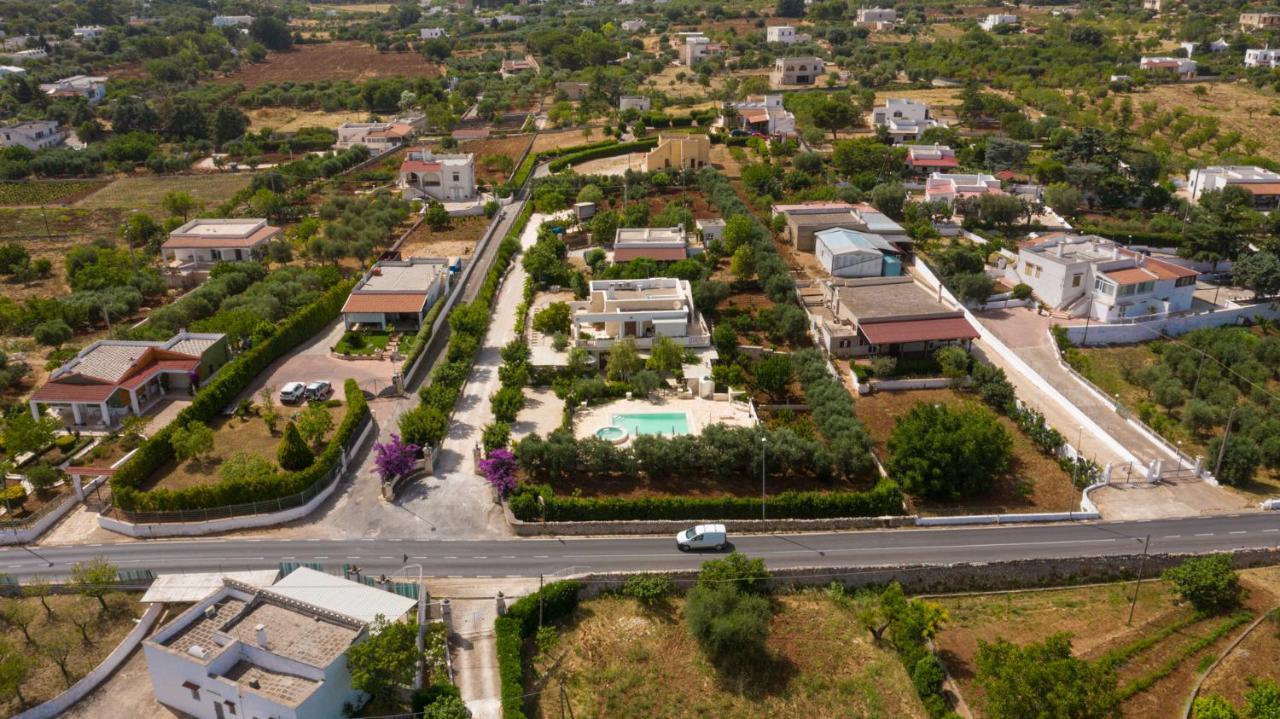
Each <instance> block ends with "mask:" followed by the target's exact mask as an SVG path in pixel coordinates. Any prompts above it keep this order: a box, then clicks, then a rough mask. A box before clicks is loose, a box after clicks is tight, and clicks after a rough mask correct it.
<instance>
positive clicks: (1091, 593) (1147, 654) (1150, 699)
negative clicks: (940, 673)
mask: <svg viewBox="0 0 1280 719" xmlns="http://www.w3.org/2000/svg"><path fill="white" fill-rule="evenodd" d="M1264 572H1265V573H1269V575H1265V574H1262V573H1264ZM1275 578H1280V573H1278V572H1277V571H1276V570H1275V569H1274V568H1271V569H1264V570H1250V571H1248V572H1243V573H1242V583H1243V584H1244V586H1245V587H1246V588H1247V589H1248V590H1249V591H1248V593H1247V596H1246V599H1245V613H1246V614H1251V615H1252V616H1257V615H1259V614H1261V613H1262V612H1264V611H1266V609H1268V608H1270V607H1271V606H1272V605H1274V603H1275V601H1276V594H1275V593H1274V589H1273V587H1274V586H1275V583H1274V581H1273V580H1274V579H1275ZM1133 590H1134V583H1133V582H1117V583H1114V584H1105V585H1098V586H1088V587H1071V588H1064V589H1053V590H1047V591H1029V592H1009V593H1003V594H998V595H991V594H988V595H971V596H956V597H947V596H943V597H935V598H934V601H937V602H939V603H940V604H942V605H943V606H944V607H945V608H946V609H947V611H948V613H949V615H950V622H949V624H948V625H947V626H946V628H944V629H943V631H942V633H941V634H940V635H939V637H938V638H937V639H936V640H935V644H936V645H937V647H938V651H939V653H940V655H941V656H942V659H943V661H944V663H945V664H946V666H947V670H948V672H949V673H950V674H951V676H952V677H953V678H954V679H956V681H957V682H958V683H959V685H960V689H961V693H962V695H963V696H964V698H965V700H966V701H967V703H968V704H969V707H970V708H971V709H973V710H974V716H975V717H977V718H978V719H981V718H982V717H984V716H986V715H985V714H984V713H983V712H982V705H983V697H982V692H981V689H980V688H979V687H978V686H977V684H976V682H975V680H974V679H975V677H974V672H975V664H974V657H975V655H976V653H977V650H978V643H979V642H980V641H988V642H990V641H995V640H996V639H998V638H1004V639H1008V640H1010V641H1013V642H1015V643H1018V644H1026V643H1030V642H1035V641H1041V640H1043V639H1045V638H1047V637H1048V636H1050V635H1052V634H1056V633H1059V632H1067V633H1069V634H1071V635H1072V648H1073V649H1074V652H1075V654H1076V656H1078V657H1081V658H1084V659H1088V660H1091V661H1096V660H1098V659H1100V658H1102V657H1103V656H1104V655H1106V654H1107V653H1108V652H1111V653H1113V656H1114V655H1115V653H1119V652H1121V650H1122V649H1124V648H1125V647H1128V648H1129V649H1128V651H1125V652H1124V654H1125V655H1126V656H1127V658H1124V659H1121V660H1118V662H1117V663H1116V665H1115V666H1116V674H1117V677H1118V680H1119V682H1118V688H1119V690H1120V692H1121V696H1122V697H1125V700H1124V702H1123V704H1122V711H1123V715H1124V716H1126V717H1134V718H1135V719H1136V718H1137V717H1171V716H1182V714H1181V709H1182V706H1183V703H1184V702H1185V701H1186V698H1187V696H1188V694H1189V692H1190V690H1191V687H1192V685H1193V684H1194V681H1195V678H1196V676H1197V675H1198V673H1199V672H1200V671H1203V669H1204V668H1205V666H1206V665H1207V663H1208V661H1210V658H1211V657H1214V656H1217V654H1219V653H1220V652H1221V651H1223V650H1224V649H1225V648H1226V646H1227V645H1228V644H1229V643H1230V641H1231V640H1232V638H1234V637H1236V636H1238V635H1239V634H1240V633H1241V632H1242V631H1244V626H1246V624H1237V623H1238V622H1240V621H1241V620H1240V619H1235V618H1233V617H1232V615H1230V614H1228V615H1222V616H1212V617H1207V618H1205V617H1201V616H1198V615H1196V614H1194V612H1193V610H1192V609H1191V607H1190V605H1188V604H1185V603H1181V602H1179V601H1178V598H1177V596H1176V595H1175V594H1174V592H1173V590H1172V587H1171V585H1169V584H1168V583H1167V582H1164V581H1161V580H1158V579H1157V580H1155V581H1150V580H1149V581H1146V582H1144V583H1143V584H1142V587H1141V590H1140V591H1139V592H1138V601H1137V604H1136V606H1135V610H1134V615H1133V623H1132V626H1128V625H1126V619H1127V618H1128V615H1129V605H1130V602H1131V600H1132V598H1133ZM1259 631H1262V632H1263V633H1266V634H1274V630H1272V631H1266V630H1265V628H1262V627H1260V628H1259ZM1217 632H1222V636H1221V637H1220V638H1216V639H1215V638H1214V635H1215V633H1217ZM1143 638H1147V639H1148V640H1151V639H1153V638H1154V639H1155V641H1150V644H1149V646H1141V647H1137V646H1134V643H1135V642H1137V641H1138V640H1141V639H1143ZM1259 641H1260V643H1262V641H1263V640H1259ZM1204 644H1207V646H1202V645H1204ZM1237 651H1239V650H1237ZM1250 664H1251V665H1252V666H1254V667H1264V666H1265V667H1274V666H1275V665H1274V663H1267V664H1262V663H1256V662H1254V661H1250ZM1157 670H1161V672H1162V673H1163V674H1164V676H1163V677H1161V678H1158V679H1156V680H1155V681H1154V682H1152V683H1151V684H1150V685H1149V686H1146V688H1145V689H1142V690H1141V691H1138V690H1137V688H1138V686H1141V685H1138V684H1136V683H1137V682H1139V681H1142V682H1143V684H1145V683H1146V682H1148V681H1150V680H1151V679H1153V678H1154V674H1155V672H1156V671H1157ZM1270 673H1271V675H1272V676H1273V677H1274V676H1275V672H1274V670H1272V671H1271V672H1270ZM1215 676H1221V677H1222V678H1223V680H1224V682H1228V683H1229V682H1234V681H1236V680H1235V679H1234V678H1231V679H1229V680H1228V679H1227V677H1226V675H1222V674H1221V673H1220V672H1215ZM1237 683H1239V684H1241V686H1242V680H1241V682H1237ZM1241 691H1242V689H1241Z"/></svg>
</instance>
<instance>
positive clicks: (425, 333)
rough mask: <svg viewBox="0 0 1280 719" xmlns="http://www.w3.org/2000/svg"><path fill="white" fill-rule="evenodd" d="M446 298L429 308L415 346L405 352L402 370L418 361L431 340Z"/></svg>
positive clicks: (415, 340)
mask: <svg viewBox="0 0 1280 719" xmlns="http://www.w3.org/2000/svg"><path fill="white" fill-rule="evenodd" d="M445 304H446V302H445V298H444V297H441V298H440V299H439V300H438V301H437V302H436V303H435V304H434V305H432V306H431V309H430V310H427V316H426V317H425V318H424V319H423V320H422V326H421V327H419V328H418V334H416V335H414V337H413V346H412V347H410V348H409V352H408V353H407V354H405V357H404V364H402V365H401V366H400V371H401V372H408V371H409V368H410V367H412V366H413V363H414V362H416V361H417V359H418V355H420V354H422V352H423V350H425V349H426V348H427V343H428V342H430V341H431V327H432V326H434V325H435V323H436V320H437V319H438V318H439V317H440V312H441V311H442V310H443V309H444V306H445Z"/></svg>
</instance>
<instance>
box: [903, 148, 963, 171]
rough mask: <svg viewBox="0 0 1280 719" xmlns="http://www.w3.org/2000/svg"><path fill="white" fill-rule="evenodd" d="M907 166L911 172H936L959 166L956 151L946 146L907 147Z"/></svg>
mask: <svg viewBox="0 0 1280 719" xmlns="http://www.w3.org/2000/svg"><path fill="white" fill-rule="evenodd" d="M907 166H908V167H910V168H911V169H912V170H923V171H928V172H936V171H938V170H949V169H951V168H953V167H959V166H960V160H959V159H957V158H956V151H955V150H953V149H951V148H950V147H948V146H947V145H907Z"/></svg>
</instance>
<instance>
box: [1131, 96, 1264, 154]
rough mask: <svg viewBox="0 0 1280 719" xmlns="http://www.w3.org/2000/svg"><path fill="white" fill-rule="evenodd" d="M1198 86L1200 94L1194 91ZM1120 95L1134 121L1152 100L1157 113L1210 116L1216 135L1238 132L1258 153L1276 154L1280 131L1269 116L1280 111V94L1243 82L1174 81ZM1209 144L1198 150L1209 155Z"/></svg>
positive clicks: (1140, 119) (1138, 118)
mask: <svg viewBox="0 0 1280 719" xmlns="http://www.w3.org/2000/svg"><path fill="white" fill-rule="evenodd" d="M1201 88H1203V90H1204V94H1203V95H1199V94H1197V90H1199V89H1201ZM1122 97H1130V98H1132V99H1133V106H1134V110H1135V117H1136V118H1137V119H1136V122H1137V123H1141V122H1142V119H1143V118H1144V114H1143V113H1142V112H1140V111H1139V110H1140V108H1141V107H1142V104H1143V103H1145V102H1153V103H1155V106H1156V112H1157V114H1158V113H1163V112H1175V111H1178V110H1182V111H1183V112H1185V113H1186V114H1187V115H1200V116H1208V117H1212V118H1214V119H1215V120H1216V121H1217V122H1218V127H1219V131H1218V134H1219V135H1226V134H1228V133H1231V132H1238V133H1240V135H1241V136H1242V137H1244V138H1245V139H1246V140H1253V141H1255V142H1257V143H1258V148H1259V149H1258V154H1262V155H1265V156H1267V157H1272V158H1274V157H1280V133H1276V132H1274V127H1275V123H1276V118H1275V117H1274V115H1273V113H1275V112H1278V111H1280V97H1278V96H1277V95H1276V93H1275V92H1274V91H1272V90H1266V89H1263V90H1259V89H1256V88H1254V87H1253V85H1251V84H1250V83H1248V82H1245V81H1240V82H1231V83H1227V82H1222V83H1217V82H1214V83H1209V82H1205V83H1195V84H1187V83H1178V84H1172V85H1153V86H1150V87H1148V88H1146V89H1145V90H1143V91H1142V92H1133V93H1129V94H1128V95H1122ZM1211 144H1212V143H1210V144H1208V145H1205V146H1204V147H1203V148H1201V150H1202V151H1208V152H1209V153H1210V154H1211V153H1212V148H1211ZM1197 152H1200V151H1197Z"/></svg>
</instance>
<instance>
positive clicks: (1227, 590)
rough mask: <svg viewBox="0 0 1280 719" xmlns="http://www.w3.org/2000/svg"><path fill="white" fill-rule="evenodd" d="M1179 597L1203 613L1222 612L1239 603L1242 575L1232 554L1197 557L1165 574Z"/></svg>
mask: <svg viewBox="0 0 1280 719" xmlns="http://www.w3.org/2000/svg"><path fill="white" fill-rule="evenodd" d="M1164 576H1165V579H1167V580H1169V581H1171V582H1173V585H1174V587H1175V588H1177V590H1178V594H1179V596H1181V597H1182V598H1183V599H1184V600H1186V601H1188V602H1191V605H1192V606H1194V607H1195V608H1196V609H1197V610H1199V611H1201V612H1212V613H1219V612H1224V611H1227V610H1228V609H1234V608H1235V607H1237V606H1239V604H1240V597H1241V591H1242V590H1241V588H1240V576H1239V575H1238V574H1236V570H1235V569H1234V567H1233V566H1232V564H1231V555H1229V554H1214V555H1210V556H1208V557H1194V558H1192V559H1188V560H1186V561H1184V562H1183V563H1182V564H1179V565H1178V566H1176V567H1173V568H1172V569H1169V570H1168V571H1166V572H1165V573H1164Z"/></svg>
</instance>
